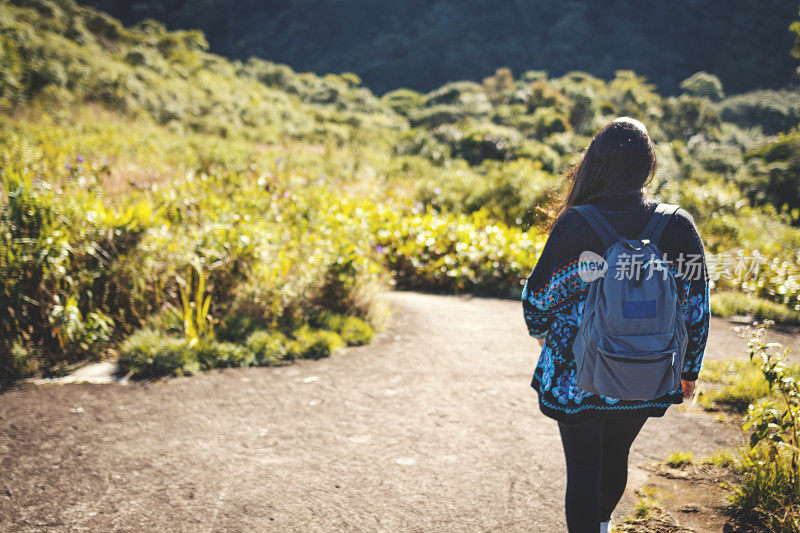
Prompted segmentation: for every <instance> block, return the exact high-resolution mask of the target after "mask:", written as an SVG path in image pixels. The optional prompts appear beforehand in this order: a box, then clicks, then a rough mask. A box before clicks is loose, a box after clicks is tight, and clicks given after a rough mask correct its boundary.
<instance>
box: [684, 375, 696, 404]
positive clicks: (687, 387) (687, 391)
mask: <svg viewBox="0 0 800 533" xmlns="http://www.w3.org/2000/svg"><path fill="white" fill-rule="evenodd" d="M694 385H695V382H694V381H686V380H685V379H682V380H681V388H682V389H683V397H684V398H687V399H688V398H691V397H692V394H694Z"/></svg>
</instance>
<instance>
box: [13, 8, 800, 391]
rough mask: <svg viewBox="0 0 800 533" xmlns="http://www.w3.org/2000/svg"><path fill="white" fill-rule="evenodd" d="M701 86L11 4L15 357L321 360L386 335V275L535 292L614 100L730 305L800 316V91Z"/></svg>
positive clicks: (164, 370)
mask: <svg viewBox="0 0 800 533" xmlns="http://www.w3.org/2000/svg"><path fill="white" fill-rule="evenodd" d="M681 86H682V88H683V89H682V90H683V92H682V93H681V94H680V95H678V96H674V97H662V96H660V95H659V93H658V92H657V90H656V87H654V86H653V85H652V84H650V83H648V82H647V80H646V79H644V78H643V77H641V76H639V75H637V74H636V73H634V72H632V71H625V70H621V71H617V72H616V74H615V76H614V77H613V78H612V79H609V80H602V79H599V78H596V77H593V76H591V75H589V74H586V73H583V72H570V73H567V74H565V75H564V76H562V77H558V78H551V77H549V76H548V75H547V73H546V72H542V71H527V72H521V73H518V74H517V75H514V74H513V73H512V72H511V71H510V70H508V69H500V70H498V71H497V72H496V73H495V74H494V75H492V76H490V77H487V78H486V79H484V80H482V81H480V82H472V81H460V82H453V83H448V84H446V85H444V86H442V87H440V88H438V89H435V90H433V91H431V92H428V93H420V92H416V91H412V90H408V89H398V90H394V91H391V92H389V93H386V94H385V95H383V96H381V97H378V96H376V95H375V94H373V93H372V92H371V91H370V90H368V89H366V88H365V87H363V86H362V85H361V82H360V80H359V78H358V77H357V76H355V75H354V74H351V73H341V74H327V75H321V76H318V75H315V74H310V73H298V72H295V71H293V70H292V69H290V68H289V67H287V66H285V65H280V64H276V63H272V62H269V61H265V60H261V59H249V60H246V61H231V60H228V59H225V58H223V57H220V56H217V55H214V54H211V53H208V51H207V44H206V42H205V38H204V37H203V35H202V34H201V33H199V32H196V31H167V30H166V29H165V27H164V26H163V25H162V24H160V23H158V22H156V21H152V20H147V21H144V22H141V23H139V24H137V25H135V26H133V27H125V26H123V25H122V24H121V23H120V22H119V21H117V20H115V19H114V18H112V17H110V16H108V15H106V14H104V13H101V12H99V11H95V10H92V9H89V8H85V7H81V6H79V5H77V4H76V3H75V2H73V1H72V0H37V1H24V2H23V1H21V0H20V1H17V0H14V1H11V2H5V3H2V4H0V147H2V149H0V183H2V186H1V187H0V189H2V198H1V199H0V278H1V279H2V280H3V281H2V283H3V285H2V291H0V376H2V379H4V380H12V379H17V378H20V377H25V376H29V375H33V374H37V373H58V372H62V371H63V370H64V369H65V368H67V366H68V365H70V364H72V363H74V362H76V361H80V360H84V359H87V358H96V357H101V356H104V355H118V356H119V358H120V362H121V364H122V365H123V367H124V368H125V370H126V371H128V372H130V373H131V374H132V375H133V376H137V377H151V376H158V375H169V374H189V373H193V372H197V371H200V370H202V369H206V368H213V367H220V366H247V365H269V364H278V363H280V362H282V361H286V360H292V359H296V358H301V357H324V356H327V355H330V354H332V353H335V351H336V350H337V349H339V348H341V347H342V346H345V345H357V344H363V343H366V342H369V340H370V339H371V338H372V336H373V334H374V331H375V330H376V329H380V327H381V325H382V323H383V321H384V320H385V316H386V310H385V309H384V308H383V306H382V304H381V300H380V294H381V292H382V291H383V290H385V289H386V288H389V287H397V288H405V289H418V290H433V291H444V292H470V293H476V294H487V295H495V296H504V297H513V298H518V297H519V295H520V293H521V288H522V285H521V283H522V281H523V280H524V279H525V277H526V276H527V274H528V273H529V272H530V269H531V268H532V267H533V265H534V264H535V262H536V258H537V256H538V254H539V252H540V251H541V248H542V246H543V245H544V241H545V233H544V230H543V229H542V228H543V224H544V223H545V222H546V221H547V212H548V211H549V210H550V209H551V208H552V207H553V206H554V202H555V199H556V198H557V196H558V194H559V193H560V192H562V191H563V187H564V184H563V183H562V182H561V181H560V180H559V175H560V173H561V171H562V170H563V169H564V168H566V167H567V166H568V165H569V164H571V163H572V162H573V161H574V160H575V157H576V154H577V152H578V151H579V150H581V149H582V148H584V147H585V146H586V145H587V143H588V142H589V140H590V138H591V135H592V134H593V132H594V131H596V129H597V128H599V127H600V126H602V125H603V124H605V123H606V122H607V121H608V120H610V119H612V118H614V117H616V116H620V115H630V116H633V117H636V118H639V119H641V120H643V121H644V122H645V123H646V124H647V125H648V127H649V128H650V131H651V134H652V136H653V138H654V140H655V141H656V142H657V147H658V156H659V172H658V175H657V179H656V180H655V181H654V183H653V184H652V185H651V189H650V192H651V193H652V194H653V195H656V196H658V197H659V198H661V199H662V200H664V201H668V202H674V203H680V204H681V205H683V206H684V207H685V208H686V209H687V210H689V211H690V212H691V213H692V215H693V217H694V219H695V221H696V223H697V224H698V226H699V228H700V231H701V234H702V235H703V236H704V239H705V244H706V249H707V252H708V253H709V258H713V259H715V260H716V263H715V264H716V265H718V266H719V268H718V269H717V272H720V276H719V277H717V278H716V279H715V280H714V290H715V309H716V310H717V312H719V313H720V314H752V315H755V316H759V317H765V318H766V317H768V318H775V319H776V320H778V319H779V320H784V321H787V322H797V320H798V311H800V266H798V250H800V229H799V228H798V224H799V223H800V222H798V219H800V211H799V210H800V191H798V190H797V189H796V188H794V180H793V179H792V177H793V176H794V175H795V169H794V167H793V165H795V163H796V160H797V158H798V155H799V154H800V142H798V139H799V138H800V133H798V131H797V130H796V129H793V126H794V125H795V124H796V121H797V118H796V117H797V109H796V106H794V105H793V104H792V102H796V101H797V100H798V97H797V95H796V94H794V93H791V92H789V93H788V94H783V93H782V96H781V99H780V100H779V101H780V102H783V103H784V104H785V105H784V104H781V105H780V106H778V105H775V102H776V101H778V100H776V97H775V95H774V94H772V93H769V92H764V91H761V92H756V93H747V94H746V95H733V96H729V97H725V95H724V90H723V88H722V86H721V84H720V82H719V80H718V79H717V78H716V77H714V76H713V75H710V74H707V73H702V72H701V73H698V74H696V75H694V76H692V77H690V78H689V79H687V80H685V82H684V83H683V84H682V85H681ZM767 110H768V111H769V112H768V113H767ZM767 118H768V119H769V123H767V122H766V120H767ZM762 120H763V121H762ZM776 125H777V126H776ZM776 128H777V129H776ZM753 256H758V257H761V258H763V259H764V260H763V261H760V262H758V263H757V264H756V266H755V268H754V270H748V267H749V265H751V264H752V262H748V261H749V259H748V258H751V257H753ZM722 291H725V292H722Z"/></svg>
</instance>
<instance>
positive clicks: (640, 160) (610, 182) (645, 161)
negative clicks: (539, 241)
mask: <svg viewBox="0 0 800 533" xmlns="http://www.w3.org/2000/svg"><path fill="white" fill-rule="evenodd" d="M656 165H657V161H656V151H655V146H654V145H653V141H652V139H650V135H649V134H648V133H647V128H645V126H644V124H642V123H641V122H639V121H638V120H636V119H633V118H630V117H620V118H618V119H616V120H614V121H612V122H610V123H608V124H606V125H605V126H604V127H603V129H601V130H600V131H598V132H597V133H596V134H595V136H594V138H593V139H592V142H591V143H590V144H589V147H588V148H587V149H586V151H585V152H584V154H583V157H581V160H580V162H579V163H577V164H576V165H575V166H573V167H572V168H570V169H569V170H568V171H567V172H566V174H565V175H564V179H565V180H566V181H567V183H569V191H568V192H567V194H566V195H565V196H564V198H563V200H562V201H561V203H560V205H559V206H558V207H557V208H556V210H555V211H554V212H553V213H552V214H551V216H552V219H551V222H550V226H551V227H552V224H553V223H554V222H555V220H556V219H557V218H558V217H559V216H560V215H561V214H562V213H563V212H564V211H566V210H567V209H569V208H570V207H572V206H575V205H581V204H585V203H587V202H588V201H589V200H591V199H593V198H595V197H596V196H600V195H604V194H609V193H634V192H641V191H642V189H643V188H644V186H645V185H647V184H648V183H649V182H650V180H651V179H652V178H653V176H654V175H655V173H656Z"/></svg>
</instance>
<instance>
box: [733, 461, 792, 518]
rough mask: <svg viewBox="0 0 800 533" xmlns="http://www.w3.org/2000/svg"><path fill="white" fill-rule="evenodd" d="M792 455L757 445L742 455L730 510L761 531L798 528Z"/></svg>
mask: <svg viewBox="0 0 800 533" xmlns="http://www.w3.org/2000/svg"><path fill="white" fill-rule="evenodd" d="M796 460H797V457H796V455H795V456H793V455H792V451H791V450H790V449H787V448H784V447H778V448H769V447H766V446H758V447H756V448H754V449H752V450H750V451H749V452H747V453H745V454H743V459H742V467H741V471H742V477H741V481H740V482H739V483H737V484H736V486H735V487H734V490H733V493H732V494H731V496H730V504H731V508H732V510H733V512H734V513H735V514H736V515H738V516H739V517H740V518H741V519H743V520H746V521H748V522H749V523H752V524H755V525H759V526H761V527H762V528H764V530H765V531H774V532H779V533H784V532H785V533H790V532H795V531H800V496H798V495H800V477H798V476H797V465H796V464H795V465H792V461H796Z"/></svg>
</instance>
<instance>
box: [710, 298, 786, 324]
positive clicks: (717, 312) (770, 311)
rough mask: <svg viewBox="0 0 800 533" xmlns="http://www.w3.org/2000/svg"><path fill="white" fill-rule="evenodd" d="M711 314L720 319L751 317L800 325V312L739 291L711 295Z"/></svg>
mask: <svg viewBox="0 0 800 533" xmlns="http://www.w3.org/2000/svg"><path fill="white" fill-rule="evenodd" d="M711 314H712V315H713V316H719V317H731V316H735V315H750V316H752V317H753V318H755V319H756V320H766V319H771V320H774V321H775V322H780V323H785V324H800V312H798V311H795V310H793V309H790V308H789V307H787V306H785V305H782V304H780V303H777V302H773V301H770V300H767V299H765V298H756V297H754V296H750V295H747V294H745V293H741V292H737V291H721V292H717V293H714V294H713V295H711Z"/></svg>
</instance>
